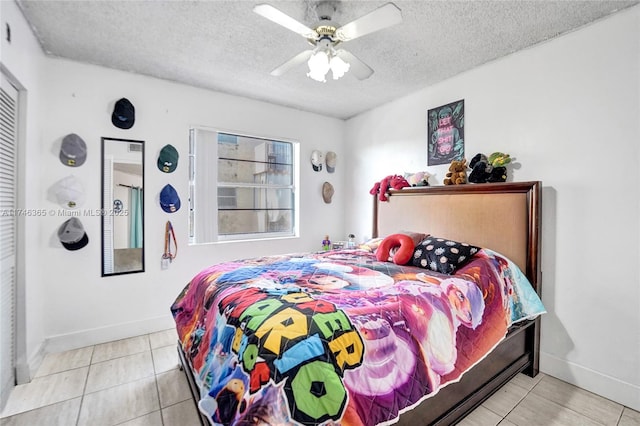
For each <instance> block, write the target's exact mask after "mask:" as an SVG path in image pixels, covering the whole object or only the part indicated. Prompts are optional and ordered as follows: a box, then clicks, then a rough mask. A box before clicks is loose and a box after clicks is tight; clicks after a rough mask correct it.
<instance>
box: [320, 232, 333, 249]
mask: <svg viewBox="0 0 640 426" xmlns="http://www.w3.org/2000/svg"><path fill="white" fill-rule="evenodd" d="M322 250H323V251H329V250H331V240H329V236H328V235H325V236H324V240H322Z"/></svg>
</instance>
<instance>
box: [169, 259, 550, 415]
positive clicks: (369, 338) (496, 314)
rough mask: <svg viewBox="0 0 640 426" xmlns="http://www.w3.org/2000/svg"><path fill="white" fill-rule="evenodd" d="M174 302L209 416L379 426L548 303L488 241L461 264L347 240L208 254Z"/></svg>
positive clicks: (465, 366)
mask: <svg viewBox="0 0 640 426" xmlns="http://www.w3.org/2000/svg"><path fill="white" fill-rule="evenodd" d="M171 311H172V313H173V316H174V319H175V322H176V327H177V330H178V336H179V339H180V342H181V345H182V348H183V350H184V352H185V354H186V356H187V358H188V360H189V362H190V364H191V366H192V369H193V372H194V376H195V379H196V382H197V385H198V386H199V388H200V401H199V408H200V411H201V412H202V413H204V414H205V415H206V416H207V417H208V418H209V420H210V421H211V422H212V423H213V424H216V423H217V424H224V425H258V424H278V425H287V424H294V425H295V424H303V425H336V424H341V425H375V424H389V423H394V422H395V421H396V420H397V418H398V416H399V414H400V413H402V412H404V411H407V410H409V409H411V408H412V407H414V406H415V405H417V404H418V403H419V402H421V401H422V400H424V399H425V398H428V397H430V396H433V395H435V394H436V393H437V392H438V390H439V389H440V388H441V387H443V386H445V385H447V384H449V383H452V382H456V381H458V380H460V378H461V376H462V375H463V374H464V373H465V372H466V371H468V370H469V369H470V368H472V367H473V366H474V365H475V364H477V363H478V362H479V361H480V360H482V359H483V358H484V357H485V356H486V355H487V354H488V353H489V352H490V351H491V350H492V349H493V348H494V347H495V346H496V345H497V344H498V343H499V342H500V341H501V340H503V339H504V338H505V336H506V334H507V330H508V328H509V326H510V325H512V324H513V323H515V322H517V321H521V320H524V319H532V318H535V317H536V316H537V315H539V314H541V313H543V312H544V307H543V306H542V303H541V302H540V299H539V298H538V296H537V294H536V293H535V291H534V290H533V289H532V288H531V285H530V284H529V282H528V281H527V279H526V278H525V277H524V275H523V274H522V272H521V271H520V270H519V269H518V268H517V267H516V266H515V265H514V264H513V263H512V262H511V261H509V260H508V259H506V258H504V257H502V256H500V255H499V254H497V253H495V252H492V251H489V250H486V249H484V250H480V251H479V252H478V253H477V254H476V255H475V256H474V258H473V259H472V260H471V261H470V262H468V263H467V264H466V265H464V266H463V267H461V268H460V269H459V270H458V271H456V273H455V274H454V275H443V274H439V273H434V272H431V271H428V270H426V269H421V268H417V267H413V266H399V265H395V264H393V263H390V262H378V261H377V260H376V258H375V255H374V254H371V253H368V252H365V251H363V250H341V251H331V252H326V253H317V254H304V255H286V256H272V257H263V258H258V259H250V260H243V261H236V262H227V263H222V264H218V265H215V266H212V267H210V268H208V269H206V270H204V271H202V272H201V273H199V274H198V275H197V276H196V277H195V278H193V280H192V281H191V282H190V283H189V284H188V285H187V286H186V287H185V289H184V290H183V291H182V293H181V294H180V295H179V296H178V298H177V299H176V301H175V303H174V304H173V305H172V307H171Z"/></svg>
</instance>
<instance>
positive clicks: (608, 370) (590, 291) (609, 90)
mask: <svg viewBox="0 0 640 426" xmlns="http://www.w3.org/2000/svg"><path fill="white" fill-rule="evenodd" d="M638 28H640V6H636V7H634V8H632V9H630V10H627V11H623V12H621V13H619V14H616V15H614V16H612V17H609V18H608V19H605V20H602V21H600V22H597V23H595V24H593V25H590V26H588V27H585V28H583V29H581V30H579V31H575V32H573V33H570V34H567V35H565V36H562V37H560V38H557V39H554V40H551V41H549V42H546V43H543V44H541V45H539V46H537V47H534V48H531V49H528V50H525V51H521V52H518V53H515V54H513V55H510V56H508V57H506V58H503V59H501V60H497V61H495V62H492V63H489V64H486V65H484V66H481V67H478V68H476V69H474V70H471V71H470V72H466V73H464V74H461V75H458V76H456V77H454V78H451V79H449V80H446V81H443V82H441V83H439V84H436V85H433V86H431V87H428V88H425V89H424V90H421V91H419V92H417V93H414V94H412V95H410V96H407V97H405V98H402V99H399V100H397V101H395V102H392V103H390V104H387V105H385V106H382V107H379V108H376V109H374V110H372V111H370V112H367V113H365V114H362V115H360V116H358V117H355V118H353V119H351V120H349V121H348V122H347V129H346V139H345V140H347V141H349V144H348V145H347V146H346V149H347V155H348V157H349V158H350V159H351V164H352V167H351V168H350V170H349V174H348V175H347V176H346V180H345V182H346V183H347V186H346V188H345V189H346V190H347V191H348V192H349V193H350V194H352V196H351V197H350V198H349V199H348V200H347V205H346V207H347V222H346V226H345V228H346V229H349V230H351V229H355V230H356V232H357V233H359V234H366V233H368V234H370V233H371V230H370V222H371V221H370V218H371V201H370V196H369V195H368V190H369V189H370V187H371V186H372V184H373V183H374V182H375V181H376V180H379V179H381V178H382V177H384V176H386V175H388V174H392V173H402V172H405V171H418V170H422V169H424V168H425V166H426V159H425V157H426V113H427V109H429V108H433V107H436V106H439V105H443V104H446V103H449V102H451V101H455V100H458V99H464V100H465V115H466V117H465V149H466V154H467V158H468V159H471V157H473V156H474V155H475V154H476V153H478V152H483V153H486V154H490V153H491V152H493V151H504V152H508V153H510V154H511V155H512V156H514V157H515V158H516V159H517V163H518V164H517V165H516V167H512V168H511V169H510V170H509V173H511V175H510V180H517V181H526V180H541V181H542V183H543V200H542V202H543V217H542V239H543V241H542V269H543V275H542V291H543V301H544V303H545V305H546V307H547V309H548V311H549V313H548V314H547V315H545V316H544V318H543V321H542V356H541V368H542V370H543V371H544V372H546V373H549V374H551V375H553V376H556V377H559V378H561V379H564V380H567V381H569V382H571V383H575V384H577V385H579V386H581V387H583V388H586V389H589V390H592V391H593V392H596V393H598V394H601V395H604V396H606V397H609V398H611V399H613V400H616V401H619V402H621V403H623V404H626V405H628V406H630V407H633V408H635V409H636V410H637V409H640V282H639V279H638V276H639V275H638V261H639V259H640V253H639V242H640V241H639V238H638V237H639V235H640V229H639V219H638V218H639V217H640V211H639V202H640V193H639V191H638V184H639V183H640V178H639V173H638V169H639V167H638V160H640V154H639V145H640V144H639V140H640V124H639V123H640V120H639V117H640V69H639V68H640V67H639V64H640V42H639V40H640V39H639V37H638ZM428 170H431V171H432V172H435V173H437V176H436V179H435V181H437V183H438V184H441V182H442V178H443V177H444V172H445V171H446V167H445V168H442V167H441V166H439V167H438V168H429V169H428ZM425 231H428V230H425Z"/></svg>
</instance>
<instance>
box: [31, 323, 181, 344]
mask: <svg viewBox="0 0 640 426" xmlns="http://www.w3.org/2000/svg"><path fill="white" fill-rule="evenodd" d="M173 327H175V323H174V321H173V318H172V317H171V315H164V316H161V317H156V318H149V319H146V320H141V321H134V322H129V323H121V324H114V325H110V326H106V327H98V328H92V329H88V330H81V331H77V332H73V333H67V334H59V335H57V336H50V337H48V338H47V339H46V341H45V344H44V347H45V353H53V352H64V351H69V350H72V349H78V348H84V347H86V346H92V345H98V344H100V343H106V342H111V341H114V340H120V339H127V338H129V337H135V336H140V335H143V334H149V333H155V332H157V331H163V330H167V329H170V328H173Z"/></svg>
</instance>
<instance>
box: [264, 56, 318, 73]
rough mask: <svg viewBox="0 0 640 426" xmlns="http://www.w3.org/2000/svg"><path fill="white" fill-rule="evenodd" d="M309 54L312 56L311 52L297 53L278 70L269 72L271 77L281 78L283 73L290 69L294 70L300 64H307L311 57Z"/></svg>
mask: <svg viewBox="0 0 640 426" xmlns="http://www.w3.org/2000/svg"><path fill="white" fill-rule="evenodd" d="M311 54H313V50H304V51H302V52H300V53H298V54H297V55H296V56H294V57H293V58H291V59H289V60H288V61H287V62H285V63H284V64H282V65H280V66H279V67H278V68H276V69H274V70H273V71H271V75H274V76H276V77H279V76H281V75H282V74H284V73H285V72H287V71H289V70H290V69H291V68H294V67H296V66H298V65H300V64H303V63H305V62H307V61H308V60H309V58H310V57H311Z"/></svg>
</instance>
